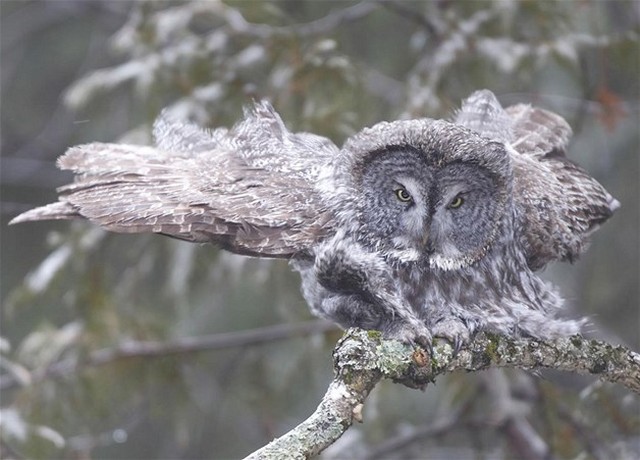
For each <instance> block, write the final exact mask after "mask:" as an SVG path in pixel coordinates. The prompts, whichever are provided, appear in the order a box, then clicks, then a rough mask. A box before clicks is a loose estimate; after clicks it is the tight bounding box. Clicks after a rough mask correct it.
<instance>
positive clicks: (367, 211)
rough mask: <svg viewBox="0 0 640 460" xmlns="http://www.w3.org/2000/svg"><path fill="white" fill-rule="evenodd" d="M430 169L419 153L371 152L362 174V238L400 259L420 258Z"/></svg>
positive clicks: (407, 149) (405, 150)
mask: <svg viewBox="0 0 640 460" xmlns="http://www.w3.org/2000/svg"><path fill="white" fill-rule="evenodd" d="M431 182H432V170H431V168H430V167H429V166H428V164H427V162H426V161H425V157H424V152H422V151H420V150H418V149H414V148H411V147H391V148H389V149H388V150H382V151H377V152H373V153H372V154H371V156H370V158H369V161H368V162H367V163H366V164H365V165H364V167H363V174H362V177H361V183H360V184H359V186H360V187H361V199H360V200H359V201H358V203H359V211H360V216H361V221H360V224H361V225H360V226H359V230H360V231H361V232H362V234H361V240H362V241H363V243H365V244H367V245H369V246H371V247H372V248H374V249H375V250H376V251H380V252H382V253H384V254H386V255H387V256H389V257H390V258H391V259H395V260H397V261H400V262H415V261H417V260H419V259H424V258H425V251H424V248H425V244H426V237H425V235H426V231H427V229H428V226H429V224H428V220H429V207H430V203H429V200H430V198H429V184H430V183H431Z"/></svg>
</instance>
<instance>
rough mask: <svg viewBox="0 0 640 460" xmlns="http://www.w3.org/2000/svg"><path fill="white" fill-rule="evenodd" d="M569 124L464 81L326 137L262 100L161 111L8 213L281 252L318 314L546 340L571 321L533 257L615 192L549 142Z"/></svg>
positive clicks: (583, 231)
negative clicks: (150, 134) (407, 108)
mask: <svg viewBox="0 0 640 460" xmlns="http://www.w3.org/2000/svg"><path fill="white" fill-rule="evenodd" d="M570 135H571V129H570V127H569V126H568V124H567V123H566V122H565V120H564V119H562V118H561V117H560V116H558V115H556V114H554V113H551V112H548V111H545V110H542V109H539V108H533V107H531V106H529V105H516V106H512V107H509V108H507V109H503V108H502V107H501V105H500V104H499V102H498V101H497V99H496V98H495V96H494V95H493V93H491V92H490V91H488V90H482V91H477V92H475V93H473V94H472V95H471V96H470V97H469V98H468V99H466V100H465V101H464V102H463V104H462V108H461V109H460V110H459V111H458V113H457V114H456V115H455V117H454V118H453V120H452V121H443V120H433V119H428V118H424V119H416V120H402V121H393V122H381V123H378V124H376V125H374V126H373V127H370V128H365V129H363V130H362V131H360V132H359V133H357V134H355V135H354V136H352V137H350V138H349V139H348V140H347V141H346V142H345V143H344V145H343V147H342V148H338V147H337V146H336V145H335V144H333V143H332V142H331V141H330V140H329V139H326V138H324V137H321V136H317V135H314V134H309V133H291V132H289V131H288V130H287V128H286V127H285V125H284V123H283V121H282V119H281V118H280V116H279V115H278V114H277V113H276V112H275V111H274V109H273V108H272V107H271V105H270V104H268V103H266V102H259V103H255V104H254V105H253V106H252V107H250V108H248V109H246V110H245V116H244V119H243V120H242V121H240V122H239V123H238V124H236V125H235V126H234V127H233V128H231V129H225V128H219V129H216V130H213V131H207V130H204V129H200V128H199V127H197V126H194V125H192V124H188V123H183V122H179V121H177V120H175V119H173V118H172V117H171V116H169V115H168V114H166V113H165V114H163V115H161V116H160V118H159V119H158V120H157V121H156V123H155V125H154V137H155V142H156V146H155V147H143V146H134V145H121V144H104V143H92V144H87V145H80V146H76V147H72V148H71V149H69V150H68V151H67V153H65V155H64V156H62V157H61V158H60V159H59V161H58V165H59V166H60V167H61V168H62V169H69V170H71V171H73V172H74V173H75V174H76V176H75V181H74V182H73V183H72V184H70V185H66V186H63V187H61V188H60V189H59V194H60V199H59V201H58V202H57V203H53V204H50V205H48V206H44V207H41V208H37V209H34V210H31V211H28V212H26V213H24V214H22V215H20V216H18V217H16V218H15V219H14V220H13V223H17V222H24V221H30V220H44V219H70V218H76V217H82V218H86V219H89V220H90V221H92V222H95V223H97V224H98V225H101V226H102V227H104V228H106V229H108V230H112V231H116V232H131V233H138V232H154V233H161V234H165V235H170V236H173V237H177V238H181V239H184V240H188V241H192V242H213V243H217V244H218V245H220V246H222V247H223V248H225V249H227V250H229V251H232V252H236V253H239V254H245V255H250V256H257V257H278V258H287V259H290V260H291V264H292V266H293V268H294V269H295V270H297V271H298V272H300V275H301V277H302V291H303V294H304V297H305V298H306V300H307V302H308V303H309V305H310V307H311V310H312V311H313V313H315V314H316V315H319V316H322V317H326V318H329V319H331V320H333V321H335V322H337V323H338V324H340V325H341V326H343V327H351V326H357V327H361V328H365V329H376V330H380V331H382V332H383V334H384V335H385V336H386V337H390V338H397V339H400V340H402V341H405V342H409V343H417V344H420V345H423V346H425V347H429V346H430V344H431V340H432V338H433V337H434V336H435V337H443V338H445V339H448V340H450V341H451V342H453V343H454V344H455V346H456V347H460V346H461V345H463V344H465V343H466V342H468V340H470V338H471V335H472V334H473V333H474V332H475V331H477V330H488V331H494V332H499V333H505V334H509V335H513V336H517V335H525V336H532V337H535V338H541V339H549V338H554V337H558V336H564V335H569V334H573V333H576V332H578V331H579V330H580V325H581V323H582V321H579V320H567V319H560V318H558V317H557V313H558V309H559V307H561V305H562V300H561V298H560V297H559V295H558V294H557V293H556V292H555V290H554V289H553V287H552V286H550V285H549V284H547V283H546V282H544V281H542V280H541V279H540V278H538V277H537V276H536V275H535V274H534V271H536V270H538V269H540V268H542V267H544V266H545V264H547V263H548V262H550V261H553V260H561V261H572V260H574V259H575V258H576V257H578V256H579V255H580V254H581V253H582V252H583V251H584V250H585V247H586V244H587V240H588V238H589V236H590V235H591V234H592V233H593V232H594V230H596V229H597V228H598V226H599V225H600V224H601V223H603V222H604V221H605V220H607V219H608V218H609V217H610V216H611V215H612V213H613V211H615V209H616V208H617V207H618V206H619V203H618V202H617V201H616V200H615V199H614V198H613V197H612V196H611V195H609V193H607V191H606V190H605V189H604V188H603V187H602V186H601V185H600V184H599V183H598V182H596V181H595V180H594V179H593V178H592V177H590V176H589V175H588V174H587V173H586V172H585V171H583V170H582V169H581V168H580V167H579V166H577V165H576V164H575V163H573V162H572V161H570V160H569V159H567V157H566V156H565V148H566V146H567V142H568V140H569V137H570Z"/></svg>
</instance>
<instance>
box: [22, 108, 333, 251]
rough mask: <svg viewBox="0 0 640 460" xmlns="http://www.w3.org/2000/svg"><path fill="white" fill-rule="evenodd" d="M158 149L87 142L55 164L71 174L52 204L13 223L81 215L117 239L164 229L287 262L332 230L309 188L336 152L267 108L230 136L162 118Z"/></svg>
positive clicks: (247, 116) (250, 112)
mask: <svg viewBox="0 0 640 460" xmlns="http://www.w3.org/2000/svg"><path fill="white" fill-rule="evenodd" d="M154 136H155V141H156V145H157V148H156V147H145V146H134V145H122V144H104V143H93V144H86V145H80V146H76V147H72V148H71V149H69V150H68V151H67V152H66V153H65V154H64V155H63V156H62V157H61V158H60V159H59V160H58V165H59V167H60V168H62V169H67V170H71V171H73V172H74V173H75V178H74V179H75V180H74V182H73V183H72V184H69V185H66V186H63V187H61V188H60V189H59V190H58V192H59V195H60V196H59V201H58V202H57V203H53V204H50V205H47V206H43V207H40V208H36V209H33V210H31V211H28V212H26V213H24V214H21V215H20V216H18V217H16V218H15V219H14V220H13V221H12V223H17V222H24V221H30V220H47V219H71V218H77V217H81V218H86V219H88V220H90V221H92V222H94V223H96V224H98V225H100V226H102V227H104V228H106V229H108V230H111V231H115V232H123V233H146V232H153V233H161V234H165V235H169V236H173V237H176V238H180V239H184V240H188V241H192V242H213V243H217V244H219V245H221V246H222V247H224V248H225V249H228V250H230V251H233V252H237V253H241V254H247V255H254V256H261V257H284V258H288V257H291V256H293V255H295V254H299V253H304V252H307V251H309V250H310V248H311V247H312V246H313V245H314V244H315V243H316V242H317V241H318V240H319V239H321V238H323V237H324V235H325V234H326V233H327V232H328V231H329V229H330V228H331V220H332V217H331V214H330V213H329V212H328V210H327V209H325V207H324V205H323V203H322V200H321V199H320V196H319V194H318V192H317V191H316V188H315V181H316V179H317V175H318V174H319V171H320V170H321V169H322V167H323V166H324V165H326V164H330V163H331V161H332V160H333V159H334V157H335V155H336V153H337V151H338V148H337V147H336V146H335V145H334V144H333V143H331V142H330V141H329V140H328V139H326V138H323V137H320V136H316V135H313V134H308V133H291V132H289V131H288V130H287V129H286V127H285V126H284V123H283V122H282V120H281V118H280V117H279V115H278V114H277V113H276V112H275V111H274V110H273V108H272V107H271V106H270V105H269V104H268V103H264V102H263V103H256V104H255V105H254V106H253V107H252V108H250V109H248V110H246V111H245V118H244V119H243V120H242V121H241V122H240V123H238V124H237V125H235V126H234V127H233V128H231V129H229V130H227V129H224V128H221V129H218V130H215V131H211V132H209V131H206V130H203V129H201V128H199V127H197V126H195V125H192V124H188V123H181V122H179V121H176V120H174V119H172V118H171V116H169V115H168V114H166V113H163V114H162V115H161V116H160V118H159V119H158V120H157V121H156V123H155V125H154Z"/></svg>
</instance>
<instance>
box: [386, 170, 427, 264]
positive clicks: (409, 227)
mask: <svg viewBox="0 0 640 460" xmlns="http://www.w3.org/2000/svg"><path fill="white" fill-rule="evenodd" d="M394 182H395V183H396V184H397V185H396V186H395V187H397V188H395V187H394V194H395V196H396V199H397V200H398V202H399V204H400V205H401V207H403V208H404V209H402V212H400V213H399V214H398V231H396V232H395V234H394V235H393V237H392V241H393V243H394V246H395V247H396V248H398V249H401V250H410V251H411V252H413V253H414V257H416V258H419V257H420V255H421V254H422V253H423V252H424V246H425V244H426V242H427V235H428V233H427V231H428V219H429V205H428V202H427V195H426V193H425V187H424V184H421V183H420V182H419V181H418V180H417V179H416V178H414V177H411V176H404V175H401V176H396V177H395V178H394Z"/></svg>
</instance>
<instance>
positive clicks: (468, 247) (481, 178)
mask: <svg viewBox="0 0 640 460" xmlns="http://www.w3.org/2000/svg"><path fill="white" fill-rule="evenodd" d="M434 193H435V195H436V196H437V198H436V200H435V206H434V209H433V214H432V218H431V224H430V227H429V230H428V233H429V246H430V247H431V249H432V253H431V255H430V257H429V264H430V266H431V267H432V268H439V269H442V270H458V269H460V268H462V267H467V266H470V265H472V264H473V263H475V262H476V261H478V260H479V259H480V258H482V257H483V256H484V255H485V254H486V252H487V250H488V249H489V247H490V246H491V245H492V244H493V240H494V239H495V235H496V229H497V227H498V225H499V220H500V216H502V215H504V204H502V203H501V201H502V200H501V198H500V196H499V189H498V188H497V187H496V186H495V181H494V179H493V178H492V176H491V174H490V173H489V172H488V171H486V170H484V169H483V168H479V167H478V166H477V165H471V164H464V163H454V164H450V165H447V166H445V167H443V168H442V169H441V170H440V171H438V172H437V173H436V180H435V191H434Z"/></svg>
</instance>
